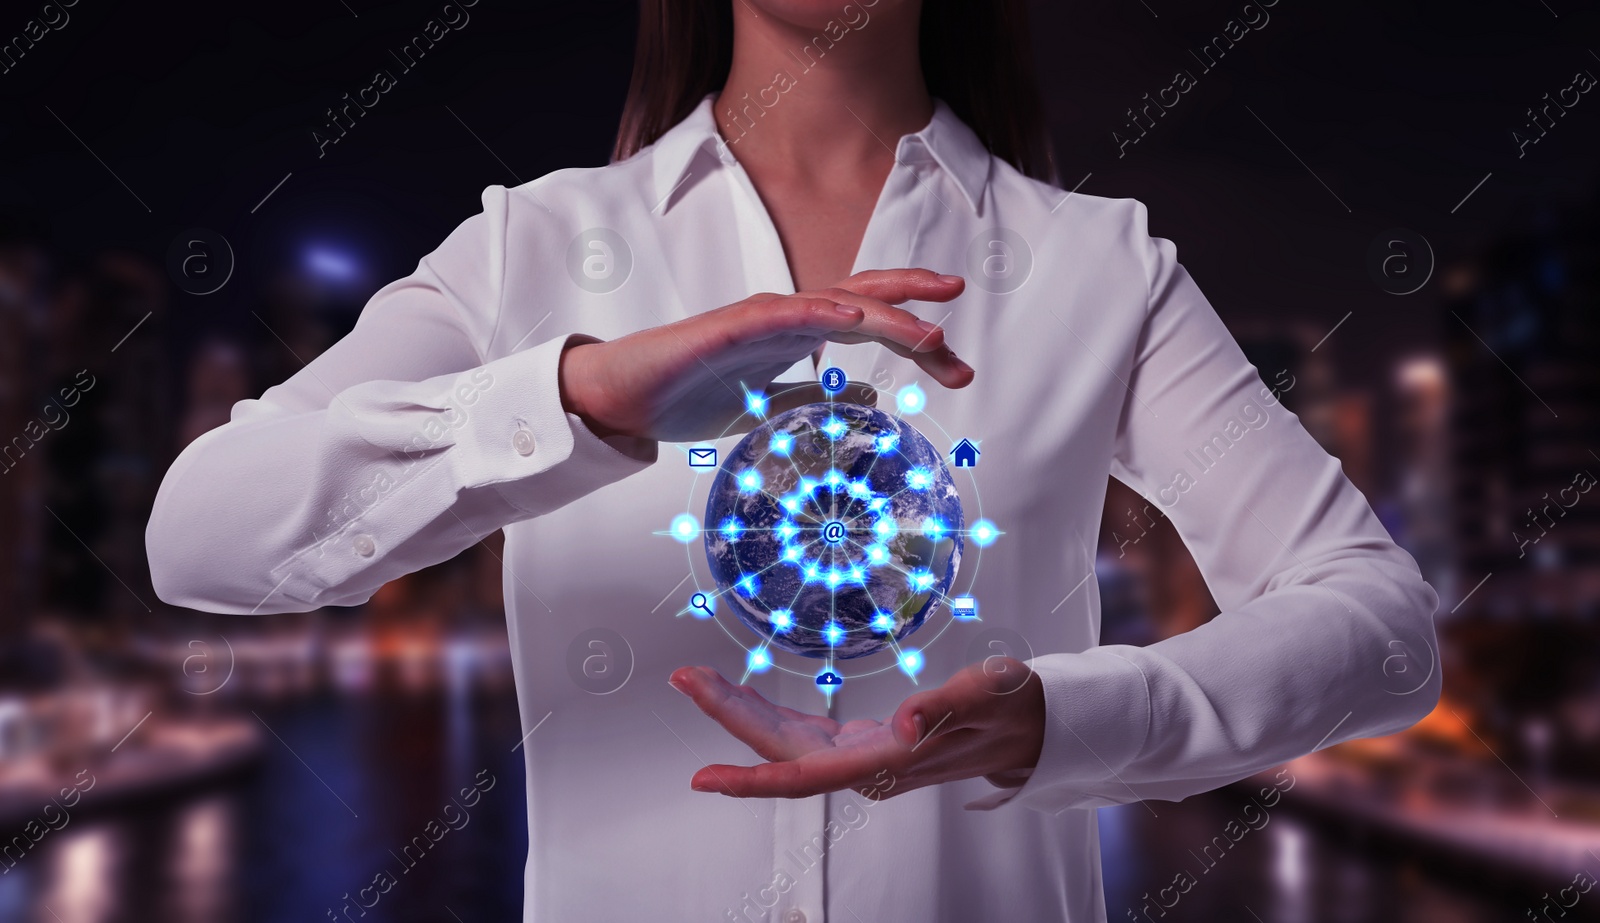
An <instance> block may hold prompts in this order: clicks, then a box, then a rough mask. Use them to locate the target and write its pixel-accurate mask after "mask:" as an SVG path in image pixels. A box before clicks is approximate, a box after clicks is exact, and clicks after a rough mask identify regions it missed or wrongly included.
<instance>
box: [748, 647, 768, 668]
mask: <svg viewBox="0 0 1600 923" xmlns="http://www.w3.org/2000/svg"><path fill="white" fill-rule="evenodd" d="M770 666H772V658H771V657H770V656H768V654H767V649H766V648H764V647H758V648H756V649H755V650H753V651H751V652H750V656H749V657H748V658H746V660H745V667H746V669H748V670H749V671H750V672H751V673H763V672H765V671H766V669H767V668H768V667H770Z"/></svg>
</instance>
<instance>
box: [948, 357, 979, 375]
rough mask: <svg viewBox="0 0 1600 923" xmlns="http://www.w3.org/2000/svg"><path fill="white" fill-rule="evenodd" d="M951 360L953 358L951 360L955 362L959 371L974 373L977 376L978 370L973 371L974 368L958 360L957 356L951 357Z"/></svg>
mask: <svg viewBox="0 0 1600 923" xmlns="http://www.w3.org/2000/svg"><path fill="white" fill-rule="evenodd" d="M950 358H951V359H953V360H955V366H956V368H958V369H965V370H967V371H969V372H973V373H974V374H976V370H975V369H973V367H972V366H970V365H968V364H966V363H965V362H963V361H962V360H960V359H956V357H955V356H951V357H950Z"/></svg>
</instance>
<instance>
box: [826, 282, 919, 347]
mask: <svg viewBox="0 0 1600 923" xmlns="http://www.w3.org/2000/svg"><path fill="white" fill-rule="evenodd" d="M806 294H807V295H808V296H813V297H817V298H823V299H826V300H828V301H832V302H834V303H836V304H848V305H854V306H855V307H858V308H860V309H861V311H862V313H863V314H864V315H865V317H863V318H862V321H861V324H860V326H858V327H852V328H850V332H851V334H853V335H854V336H859V337H867V338H871V339H875V340H883V341H885V342H891V343H898V344H900V345H901V346H905V347H909V348H910V349H912V350H913V351H916V352H933V351H934V350H936V349H938V348H939V347H941V346H943V345H944V328H943V327H940V326H939V325H938V324H935V323H933V322H932V321H926V320H923V319H921V318H919V317H917V315H915V314H913V313H911V312H910V311H907V310H906V309H905V308H897V307H895V306H893V305H891V304H889V303H887V302H884V301H880V300H879V299H877V298H873V297H870V296H867V295H862V294H859V293H857V292H853V291H851V290H850V289H847V288H842V287H841V288H825V289H822V290H821V291H817V292H807V293H806Z"/></svg>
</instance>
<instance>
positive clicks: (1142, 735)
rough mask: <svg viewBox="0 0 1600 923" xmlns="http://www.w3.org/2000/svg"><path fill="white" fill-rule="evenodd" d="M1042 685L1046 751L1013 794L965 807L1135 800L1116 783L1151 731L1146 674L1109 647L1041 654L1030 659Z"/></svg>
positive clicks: (1051, 807)
mask: <svg viewBox="0 0 1600 923" xmlns="http://www.w3.org/2000/svg"><path fill="white" fill-rule="evenodd" d="M1028 665H1029V666H1030V667H1032V668H1033V671H1034V672H1035V673H1037V674H1038V676H1039V679H1040V681H1041V682H1043V684H1044V702H1045V731H1044V745H1043V747H1042V748H1041V750H1040V753H1039V762H1038V764H1036V765H1035V766H1034V769H1033V774H1032V775H1031V776H1029V777H1028V780H1027V781H1026V782H1025V783H1023V784H1022V785H1021V786H1020V787H1017V788H1008V789H1002V790H1000V791H997V792H994V793H992V794H990V795H986V796H984V797H982V798H979V799H977V800H975V801H972V802H969V803H968V804H967V805H966V807H967V808H968V809H970V810H978V811H987V810H993V809H994V808H997V807H1000V806H1001V805H1003V804H1010V803H1012V802H1015V803H1017V804H1020V805H1022V806H1024V807H1028V808H1033V809H1034V810H1038V811H1045V812H1048V813H1052V814H1053V813H1058V812H1060V811H1064V810H1067V809H1069V808H1085V809H1086V808H1099V807H1106V806H1108V805H1114V804H1126V803H1128V802H1130V801H1137V800H1139V798H1138V795H1137V794H1136V793H1135V792H1134V791H1133V789H1132V788H1130V787H1129V786H1128V785H1127V784H1126V783H1124V782H1123V781H1122V779H1121V773H1122V772H1123V770H1125V769H1126V768H1127V767H1128V765H1129V764H1130V763H1132V762H1133V760H1134V759H1135V758H1137V757H1138V755H1139V753H1140V752H1141V751H1142V750H1143V749H1144V744H1145V740H1146V739H1147V737H1148V736H1149V731H1150V692H1149V686H1148V685H1147V683H1146V682H1145V678H1144V671H1142V670H1141V669H1139V667H1138V665H1137V664H1135V663H1133V662H1132V661H1130V660H1127V659H1124V658H1123V657H1120V656H1118V655H1117V654H1115V653H1112V652H1111V650H1110V649H1109V648H1104V647H1101V648H1092V649H1090V650H1087V651H1084V652H1083V653H1080V654H1046V655H1044V656H1040V657H1035V658H1033V659H1032V660H1030V661H1028Z"/></svg>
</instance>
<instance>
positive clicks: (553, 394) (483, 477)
mask: <svg viewBox="0 0 1600 923" xmlns="http://www.w3.org/2000/svg"><path fill="white" fill-rule="evenodd" d="M584 342H594V339H593V338H592V337H586V336H581V335H573V336H569V337H561V338H558V339H554V340H550V341H548V342H545V343H541V344H539V345H537V346H534V347H532V348H530V349H526V350H523V351H522V352H519V353H514V354H512V355H510V356H506V357H504V358H501V359H497V360H495V361H493V362H490V363H489V364H487V365H485V366H483V367H482V368H481V369H478V370H476V374H479V375H487V376H490V377H492V382H490V383H487V384H482V383H481V382H480V390H479V392H478V398H477V406H476V407H474V408H472V409H471V412H470V414H469V419H470V421H471V422H470V425H469V426H468V431H467V432H466V433H464V434H463V435H462V437H461V439H460V441H459V443H458V449H459V452H458V453H457V454H456V455H455V458H454V459H453V461H454V463H455V465H456V474H457V477H458V480H457V483H459V484H462V485H464V486H468V487H485V486H487V487H492V488H493V489H494V491H495V492H496V493H497V494H499V495H500V497H501V498H502V499H503V500H505V502H506V503H508V504H510V505H511V506H512V507H513V508H515V509H516V510H517V511H519V513H520V514H521V515H520V516H518V517H517V519H527V518H531V517H534V516H539V515H542V514H544V513H548V512H550V511H552V510H555V509H559V508H560V507H563V506H565V505H567V504H568V503H571V502H572V501H574V500H577V499H579V498H580V497H583V496H585V495H586V494H590V493H593V492H594V491H596V490H598V489H599V488H601V487H604V486H606V485H607V484H611V483H613V482H615V481H620V480H622V479H623V478H625V477H627V476H628V475H630V474H635V473H637V472H639V471H642V470H644V469H645V468H648V467H649V466H650V465H651V464H653V463H654V462H655V460H656V456H657V444H656V443H655V442H654V441H653V440H648V439H637V438H634V437H629V436H609V437H607V438H605V439H601V438H600V437H598V436H596V435H595V434H594V433H592V432H590V431H589V428H588V427H587V426H585V425H584V423H583V420H582V419H581V418H579V417H578V416H577V415H576V414H572V413H568V412H567V411H566V409H565V408H564V407H562V405H561V385H560V368H561V354H562V352H564V351H565V350H566V349H567V348H568V347H569V346H573V345H577V344H579V343H584ZM468 374H474V373H468Z"/></svg>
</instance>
